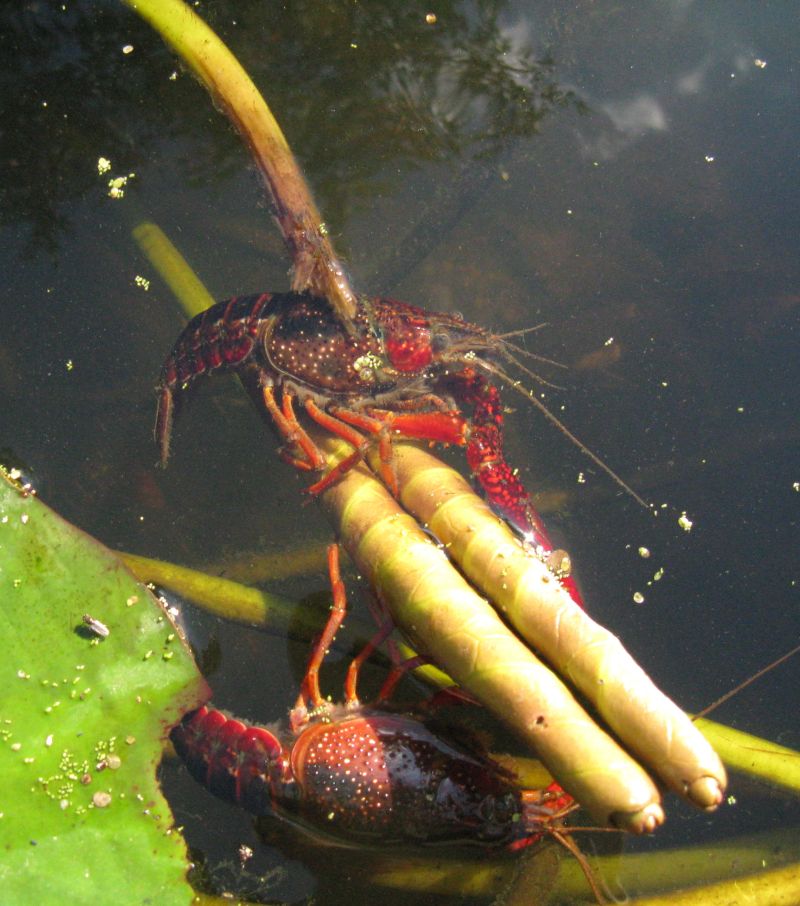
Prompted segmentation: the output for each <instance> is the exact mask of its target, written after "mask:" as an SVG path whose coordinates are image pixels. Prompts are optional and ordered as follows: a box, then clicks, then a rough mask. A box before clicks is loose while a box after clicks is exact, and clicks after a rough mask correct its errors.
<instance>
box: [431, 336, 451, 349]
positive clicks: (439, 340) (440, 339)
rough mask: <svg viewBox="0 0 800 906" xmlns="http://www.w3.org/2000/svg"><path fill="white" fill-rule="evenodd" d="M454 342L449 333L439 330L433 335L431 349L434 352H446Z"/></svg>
mask: <svg viewBox="0 0 800 906" xmlns="http://www.w3.org/2000/svg"><path fill="white" fill-rule="evenodd" d="M452 343H453V339H452V337H451V336H450V334H449V333H444V332H438V333H435V334H434V335H433V336H432V337H431V349H432V350H433V352H434V354H436V353H439V352H445V351H446V350H447V349H449V348H450V346H451V345H452Z"/></svg>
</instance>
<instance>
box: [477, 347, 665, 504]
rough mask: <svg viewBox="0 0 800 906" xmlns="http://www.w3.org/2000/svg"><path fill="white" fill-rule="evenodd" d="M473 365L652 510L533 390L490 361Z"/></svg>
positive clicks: (637, 500)
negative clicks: (531, 407) (522, 400)
mask: <svg viewBox="0 0 800 906" xmlns="http://www.w3.org/2000/svg"><path fill="white" fill-rule="evenodd" d="M511 361H514V360H513V359H512V360H511ZM515 364H518V363H516V362H515ZM475 365H477V366H479V367H480V368H483V369H484V370H485V371H488V372H489V373H490V374H493V375H495V376H496V377H498V378H500V380H501V381H504V382H505V383H506V384H508V385H509V386H510V387H511V388H512V389H514V390H516V391H517V393H519V394H521V395H522V396H524V397H525V398H526V399H528V400H529V401H530V402H531V403H533V405H534V406H536V408H537V409H538V410H539V411H540V412H541V413H542V415H544V417H545V418H546V419H547V420H548V421H549V422H550V423H551V424H553V425H555V427H556V428H558V430H559V431H560V432H561V433H562V434H563V435H564V436H565V437H566V438H567V440H569V441H571V442H572V443H573V444H574V445H575V446H576V447H577V448H578V449H579V450H580V451H581V453H583V455H584V456H588V458H589V459H591V461H592V462H593V463H594V464H595V465H596V466H597V467H598V468H599V469H602V471H603V472H605V473H606V475H608V477H609V478H610V479H611V480H612V481H613V482H614V483H615V484H617V485H618V486H619V487H620V488H622V490H623V491H625V493H626V494H628V496H630V497H632V498H633V499H634V500H635V501H636V502H637V503H638V504H639V505H640V506H642V507H644V509H646V510H652V508H653V505H652V504H651V503H648V502H647V501H646V500H644V498H642V497H640V496H639V495H638V494H637V493H636V491H634V490H633V488H632V487H631V486H630V485H629V484H628V483H627V482H626V481H624V480H623V479H622V478H621V477H620V476H619V475H617V473H616V472H615V471H614V470H613V469H612V468H611V466H609V465H607V464H606V463H605V462H603V460H602V459H600V457H599V456H598V455H597V454H596V453H593V452H592V451H591V450H590V449H589V448H588V447H587V446H586V444H585V443H583V441H582V440H580V439H579V438H577V437H576V436H575V435H574V434H573V433H572V431H570V429H569V428H568V427H567V426H566V425H565V424H564V422H562V421H561V419H560V418H558V417H557V416H555V415H553V413H552V412H551V411H550V410H549V409H548V408H547V406H545V404H544V403H543V402H542V401H541V400H540V399H539V398H538V397H537V396H536V394H535V393H534V392H533V390H528V389H527V388H526V387H523V386H522V384H521V383H520V382H519V381H515V380H512V379H511V378H510V377H509V376H508V375H507V374H506V373H505V372H504V371H503V369H502V368H498V367H497V366H496V365H493V364H492V363H491V362H486V361H484V360H482V359H475ZM523 370H524V371H526V373H530V372H528V371H527V369H525V368H523ZM537 380H539V379H538V378H537Z"/></svg>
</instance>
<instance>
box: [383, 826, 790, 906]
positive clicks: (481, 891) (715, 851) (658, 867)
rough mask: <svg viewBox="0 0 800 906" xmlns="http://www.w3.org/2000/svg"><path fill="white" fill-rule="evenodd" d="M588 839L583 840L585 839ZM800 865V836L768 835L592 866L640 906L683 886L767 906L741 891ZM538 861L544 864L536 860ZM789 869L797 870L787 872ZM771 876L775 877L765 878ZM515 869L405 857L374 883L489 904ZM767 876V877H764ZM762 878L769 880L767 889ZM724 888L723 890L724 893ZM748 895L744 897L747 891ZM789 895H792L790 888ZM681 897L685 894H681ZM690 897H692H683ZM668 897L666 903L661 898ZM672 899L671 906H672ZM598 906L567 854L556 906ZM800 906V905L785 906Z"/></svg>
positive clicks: (735, 904) (390, 862)
mask: <svg viewBox="0 0 800 906" xmlns="http://www.w3.org/2000/svg"><path fill="white" fill-rule="evenodd" d="M584 837H588V834H585V835H584V834H579V835H577V839H578V842H579V843H580V839H581V838H584ZM798 857H800V835H798V834H797V832H796V831H792V830H783V831H778V832H772V833H769V834H763V835H753V836H747V837H741V838H735V839H732V840H727V841H724V842H722V843H717V844H715V845H713V846H702V845H701V846H691V847H685V848H680V849H669V850H658V851H656V852H638V853H625V854H624V857H622V858H620V857H619V856H618V855H610V856H598V857H594V858H592V860H591V863H592V867H593V869H594V870H595V871H596V873H597V874H598V875H599V876H600V877H602V878H604V879H605V881H606V883H607V884H608V885H609V887H610V888H611V889H612V890H619V891H625V890H629V891H630V890H634V891H636V892H637V895H638V896H640V897H643V896H647V897H648V899H646V900H644V899H643V900H638V899H637V900H630V901H627V902H630V903H631V904H632V903H636V904H638V906H644V904H645V903H646V904H648V906H656V903H661V901H662V900H661V899H660V898H659V899H656V900H651V899H650V898H649V897H650V896H651V895H653V894H656V893H657V892H658V891H663V890H669V889H670V888H674V887H675V885H676V882H678V883H681V884H683V885H685V886H686V887H690V886H691V885H693V884H694V885H702V884H704V883H707V884H709V887H711V888H713V887H715V886H717V883H716V882H726V883H728V884H729V885H730V887H729V888H728V893H729V895H730V894H731V893H732V892H733V895H732V896H731V898H730V899H728V900H727V901H718V900H711V901H708V902H709V903H714V904H715V906H716V904H718V903H719V904H720V906H721V904H722V903H725V904H726V906H751V904H759V906H760V904H761V903H762V902H771V901H768V900H764V901H762V900H761V899H759V898H758V897H755V898H750V899H748V898H747V896H742V897H741V898H737V897H736V895H735V890H736V886H737V885H738V884H739V883H740V882H741V883H742V884H745V885H748V884H752V885H753V886H754V887H755V886H757V885H759V884H760V885H761V886H762V888H763V889H766V887H767V884H768V883H772V882H774V881H776V880H778V881H779V880H781V879H780V878H778V874H779V872H780V871H785V872H786V873H787V877H786V878H785V879H784V880H785V881H786V883H787V884H791V879H792V871H795V872H796V871H797V865H796V861H797V859H798ZM534 858H536V856H535V855H534ZM787 863H792V864H790V865H787ZM765 868H768V871H764V869H765ZM513 871H514V863H513V862H503V861H496V860H495V861H492V862H488V863H486V864H482V863H481V862H480V861H477V862H476V861H474V860H473V861H464V860H461V859H457V860H445V859H437V860H434V859H430V858H426V857H424V856H398V857H391V856H387V857H386V858H383V859H381V860H380V861H379V862H378V864H377V867H376V868H375V869H374V870H373V872H372V874H371V876H370V882H371V883H373V884H375V885H378V886H384V887H390V888H396V889H401V890H406V891H408V892H409V893H411V892H412V891H415V890H416V891H420V892H422V891H425V892H426V893H441V894H443V895H449V896H459V895H460V896H464V897H486V896H491V895H493V894H494V895H496V894H497V892H498V891H499V890H502V889H503V888H504V887H505V886H507V885H508V884H509V883H510V882H511V880H512V874H513ZM760 873H761V874H760ZM759 878H760V879H761V880H760V881H759ZM720 886H722V885H720ZM705 889H706V888H705V887H700V886H698V887H695V888H694V889H693V890H692V891H691V894H690V895H691V896H693V897H695V898H696V899H682V900H678V901H677V902H678V903H681V904H683V903H685V904H687V906H688V904H689V903H701V904H706V906H708V904H707V901H706V900H704V899H702V896H703V894H704V891H705ZM746 889H747V888H746V887H743V888H742V890H746ZM786 889H792V888H791V887H787V888H786ZM676 895H677V894H676ZM680 895H681V896H683V897H687V896H689V893H688V892H682V893H681V894H680ZM660 896H665V895H660ZM669 896H670V895H666V898H665V899H664V900H663V902H664V904H665V906H666V904H667V903H670V902H672V901H671V900H669V898H668V897H669ZM584 902H586V903H594V899H593V898H592V897H591V894H590V893H589V891H588V888H587V885H586V878H585V877H584V875H583V872H582V871H581V869H580V866H579V865H578V863H577V862H576V861H575V859H573V858H571V857H570V856H569V855H567V854H566V853H565V854H564V855H563V856H562V858H561V861H560V863H559V872H558V879H557V881H556V885H555V889H554V891H553V893H552V894H551V899H550V900H548V903H549V904H551V903H552V904H561V903H563V904H570V906H574V904H576V903H584ZM778 902H784V903H786V904H787V906H788V904H789V903H791V904H793V906H796V904H797V903H798V902H800V900H797V899H794V900H785V901H778Z"/></svg>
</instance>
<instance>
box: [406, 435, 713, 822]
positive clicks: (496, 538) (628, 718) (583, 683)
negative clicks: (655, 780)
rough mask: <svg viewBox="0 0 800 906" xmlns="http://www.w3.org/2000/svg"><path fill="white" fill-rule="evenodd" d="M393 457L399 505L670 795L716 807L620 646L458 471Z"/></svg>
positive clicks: (704, 760) (685, 743)
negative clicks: (425, 527)
mask: <svg viewBox="0 0 800 906" xmlns="http://www.w3.org/2000/svg"><path fill="white" fill-rule="evenodd" d="M394 454H395V455H394V463H395V468H396V470H397V478H398V483H399V485H400V500H401V502H402V504H403V505H404V506H405V507H406V509H408V511H409V512H410V513H412V514H413V516H414V517H416V519H418V520H419V521H420V522H421V523H424V524H426V525H428V526H429V527H430V529H431V530H432V531H433V533H434V534H435V535H436V537H437V538H439V539H440V541H441V542H442V543H443V544H444V545H445V547H446V549H447V551H448V554H449V555H450V556H451V557H452V558H453V560H454V561H455V562H456V563H457V564H458V566H459V567H460V568H461V569H462V570H463V571H464V574H465V575H466V576H467V578H468V579H469V580H470V581H471V582H472V583H473V584H474V585H475V586H476V587H477V588H479V589H481V591H483V593H484V594H486V595H487V596H488V597H489V599H490V600H491V601H492V602H493V603H494V605H495V606H496V607H497V608H498V609H499V610H500V611H501V613H502V614H503V615H504V617H505V618H506V619H508V621H509V622H510V623H511V625H512V626H513V627H514V629H515V630H516V631H517V632H518V633H519V634H520V636H521V637H522V638H523V639H525V640H526V641H527V642H528V643H529V644H530V645H531V646H532V647H533V648H535V649H536V650H537V651H538V652H540V653H541V654H542V655H543V657H544V658H545V660H546V661H547V662H548V663H549V665H550V666H551V667H552V668H553V670H555V672H556V673H557V674H558V675H559V676H561V677H562V678H563V679H564V680H565V681H566V682H568V683H569V684H570V685H571V687H572V688H574V689H576V690H577V691H578V692H579V693H580V694H581V695H583V696H585V697H586V698H587V699H588V701H589V702H591V704H592V705H593V706H594V707H595V708H596V710H597V712H598V713H599V714H600V716H601V717H602V718H603V720H604V721H605V722H606V724H607V725H608V726H609V727H610V728H611V729H612V730H613V731H614V733H615V734H616V736H617V737H618V738H619V739H620V740H621V741H622V742H623V744H624V745H625V746H626V747H627V748H628V749H629V751H631V752H632V753H633V754H634V755H636V757H637V758H638V759H639V760H640V761H641V763H642V764H644V765H646V766H647V767H648V768H649V769H650V770H652V771H654V772H656V773H657V775H658V776H659V777H660V778H661V779H662V780H663V781H664V782H665V783H666V784H667V785H668V786H669V787H670V788H671V789H673V790H674V791H675V792H677V793H678V794H679V795H681V796H683V797H684V798H686V799H688V800H689V801H690V802H692V803H693V804H694V805H696V806H698V807H700V808H705V809H711V808H715V807H716V806H718V805H719V804H720V802H721V801H722V796H723V793H724V790H725V786H726V782H727V779H726V775H725V769H724V767H723V766H722V762H721V761H720V759H719V757H718V756H717V754H716V753H715V752H714V750H713V748H712V747H711V745H710V744H709V743H708V741H707V740H706V739H705V738H704V737H703V735H702V734H701V733H700V731H699V730H698V729H697V728H696V727H695V726H694V725H693V724H692V722H691V720H690V718H689V717H688V716H687V715H686V714H685V713H684V712H683V711H682V710H681V709H680V708H678V706H677V705H676V704H675V703H674V702H672V701H671V700H670V699H669V698H668V697H667V696H666V695H664V693H662V692H661V691H660V690H659V689H658V688H656V686H655V685H654V684H653V682H652V680H651V679H650V678H649V677H648V676H647V674H646V673H645V672H644V670H643V669H642V668H641V667H640V666H639V665H638V664H637V663H636V661H635V660H634V659H633V658H632V657H631V656H630V654H628V652H627V651H626V650H625V648H624V647H623V646H622V643H621V642H620V641H619V639H618V638H617V637H616V636H615V635H613V634H612V633H611V632H609V631H608V630H607V629H605V628H604V627H603V626H600V625H599V624H598V623H596V622H595V621H594V620H592V619H591V617H589V615H588V614H587V613H586V612H585V611H584V610H582V609H581V608H580V607H579V606H578V605H577V604H576V603H575V602H574V601H573V600H572V598H571V597H570V596H569V594H568V593H567V592H566V591H565V589H564V588H563V587H562V586H561V584H560V583H559V582H558V580H557V578H556V576H555V575H554V574H553V573H552V572H551V571H550V568H549V566H548V564H547V563H544V562H542V560H540V559H539V558H538V557H536V556H535V555H533V554H532V553H530V552H528V551H527V550H525V549H524V548H523V546H522V544H521V543H520V542H519V541H518V539H517V538H516V537H515V536H514V535H513V534H512V533H511V532H510V530H509V529H508V526H507V525H506V524H505V523H504V522H503V521H502V520H500V519H498V517H497V516H496V515H495V514H494V513H493V512H492V510H491V509H490V508H489V506H488V505H487V504H486V503H485V502H484V501H483V500H481V499H480V498H478V497H477V496H476V495H475V493H474V492H473V491H472V489H471V487H470V486H469V484H468V483H467V482H466V481H465V479H464V478H463V477H462V476H461V475H460V474H459V473H457V472H455V471H454V470H453V469H451V468H450V467H449V466H446V465H445V464H444V463H442V462H440V461H439V460H438V459H436V458H435V457H433V456H431V455H430V454H429V453H427V452H425V451H424V450H420V449H419V448H417V447H413V446H411V445H408V444H405V445H399V444H398V445H396V446H395V451H394Z"/></svg>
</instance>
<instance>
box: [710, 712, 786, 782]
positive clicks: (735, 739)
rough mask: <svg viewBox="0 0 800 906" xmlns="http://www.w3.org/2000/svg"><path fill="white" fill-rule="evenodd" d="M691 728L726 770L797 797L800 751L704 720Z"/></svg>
mask: <svg viewBox="0 0 800 906" xmlns="http://www.w3.org/2000/svg"><path fill="white" fill-rule="evenodd" d="M694 725H695V726H696V727H697V729H698V730H700V732H701V733H702V734H703V736H705V737H706V739H708V741H709V742H710V743H711V744H712V745H713V746H714V748H715V749H716V751H717V753H718V754H719V756H720V758H722V760H723V761H724V762H725V764H727V765H728V767H729V768H732V769H733V770H735V771H740V772H741V773H743V774H747V775H748V776H749V777H753V778H755V779H756V780H761V781H764V782H765V783H768V784H770V785H772V786H779V787H783V788H784V789H787V790H791V791H792V792H793V793H795V795H797V794H800V752H798V751H796V750H795V749H788V748H786V746H779V745H778V744H777V743H774V742H770V741H769V740H768V739H762V738H761V737H759V736H753V735H751V734H750V733H744V732H742V731H741V730H735V729H734V728H733V727H726V726H725V725H724V724H718V723H716V722H715V721H713V720H708V719H707V718H705V717H699V718H697V719H695V721H694Z"/></svg>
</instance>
